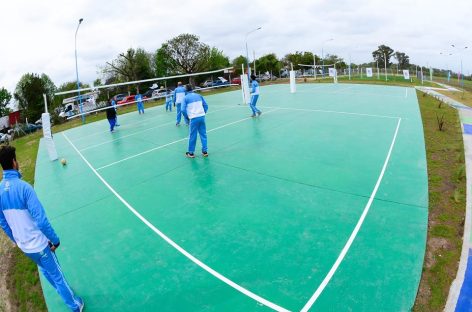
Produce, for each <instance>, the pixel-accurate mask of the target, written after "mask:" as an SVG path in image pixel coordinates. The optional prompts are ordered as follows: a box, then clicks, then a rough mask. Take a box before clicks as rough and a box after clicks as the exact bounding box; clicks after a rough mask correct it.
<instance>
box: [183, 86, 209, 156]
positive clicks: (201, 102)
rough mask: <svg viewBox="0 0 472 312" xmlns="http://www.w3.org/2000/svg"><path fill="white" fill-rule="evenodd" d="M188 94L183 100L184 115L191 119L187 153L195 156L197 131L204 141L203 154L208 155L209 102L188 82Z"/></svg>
mask: <svg viewBox="0 0 472 312" xmlns="http://www.w3.org/2000/svg"><path fill="white" fill-rule="evenodd" d="M186 89H187V95H186V96H185V97H184V99H183V100H182V115H184V117H185V119H187V120H190V135H189V137H188V152H187V153H185V155H186V156H187V157H189V158H195V145H196V143H197V132H198V134H200V140H201V141H202V155H203V157H208V146H207V133H206V125H205V114H206V112H207V111H208V104H207V102H206V101H205V99H204V98H203V96H201V95H200V94H196V93H194V92H192V91H193V88H192V85H190V84H188V85H187V87H186Z"/></svg>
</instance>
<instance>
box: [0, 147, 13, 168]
mask: <svg viewBox="0 0 472 312" xmlns="http://www.w3.org/2000/svg"><path fill="white" fill-rule="evenodd" d="M15 151H16V149H15V148H14V147H13V146H11V145H0V164H1V165H2V168H3V170H10V169H13V160H16V153H15Z"/></svg>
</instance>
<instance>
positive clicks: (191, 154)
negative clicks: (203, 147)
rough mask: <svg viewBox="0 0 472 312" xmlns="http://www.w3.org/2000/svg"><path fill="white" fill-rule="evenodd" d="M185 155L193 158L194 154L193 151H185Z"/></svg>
mask: <svg viewBox="0 0 472 312" xmlns="http://www.w3.org/2000/svg"><path fill="white" fill-rule="evenodd" d="M185 156H187V157H188V158H195V154H194V153H189V152H187V153H185Z"/></svg>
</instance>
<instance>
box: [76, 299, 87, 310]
mask: <svg viewBox="0 0 472 312" xmlns="http://www.w3.org/2000/svg"><path fill="white" fill-rule="evenodd" d="M77 300H78V301H79V307H78V308H77V309H75V310H74V311H76V312H82V311H84V308H85V303H84V301H83V300H82V298H80V297H77Z"/></svg>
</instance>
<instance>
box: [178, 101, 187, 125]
mask: <svg viewBox="0 0 472 312" xmlns="http://www.w3.org/2000/svg"><path fill="white" fill-rule="evenodd" d="M180 111H181V112H182V115H184V117H185V119H187V120H188V116H187V99H186V98H184V99H183V100H182V106H181V107H180Z"/></svg>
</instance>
